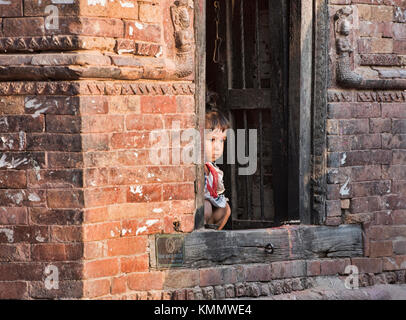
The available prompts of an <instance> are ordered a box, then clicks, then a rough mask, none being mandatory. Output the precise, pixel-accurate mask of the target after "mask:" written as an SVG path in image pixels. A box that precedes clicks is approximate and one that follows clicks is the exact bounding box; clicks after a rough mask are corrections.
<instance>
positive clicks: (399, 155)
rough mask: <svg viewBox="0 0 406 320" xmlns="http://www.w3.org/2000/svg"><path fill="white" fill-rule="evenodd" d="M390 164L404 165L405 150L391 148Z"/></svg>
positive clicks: (405, 163) (405, 159) (405, 162)
mask: <svg viewBox="0 0 406 320" xmlns="http://www.w3.org/2000/svg"><path fill="white" fill-rule="evenodd" d="M392 164H394V165H406V150H393V156H392Z"/></svg>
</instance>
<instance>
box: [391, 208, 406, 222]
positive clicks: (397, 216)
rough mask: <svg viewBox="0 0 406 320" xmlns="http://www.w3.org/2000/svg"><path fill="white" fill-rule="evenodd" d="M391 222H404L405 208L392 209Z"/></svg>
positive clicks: (405, 219)
mask: <svg viewBox="0 0 406 320" xmlns="http://www.w3.org/2000/svg"><path fill="white" fill-rule="evenodd" d="M393 223H394V224H406V210H395V211H393Z"/></svg>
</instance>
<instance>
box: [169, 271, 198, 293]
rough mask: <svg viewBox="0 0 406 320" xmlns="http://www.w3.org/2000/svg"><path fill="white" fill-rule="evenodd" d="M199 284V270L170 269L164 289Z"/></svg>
mask: <svg viewBox="0 0 406 320" xmlns="http://www.w3.org/2000/svg"><path fill="white" fill-rule="evenodd" d="M196 286H199V270H168V271H166V272H165V282H164V289H182V288H193V287H196Z"/></svg>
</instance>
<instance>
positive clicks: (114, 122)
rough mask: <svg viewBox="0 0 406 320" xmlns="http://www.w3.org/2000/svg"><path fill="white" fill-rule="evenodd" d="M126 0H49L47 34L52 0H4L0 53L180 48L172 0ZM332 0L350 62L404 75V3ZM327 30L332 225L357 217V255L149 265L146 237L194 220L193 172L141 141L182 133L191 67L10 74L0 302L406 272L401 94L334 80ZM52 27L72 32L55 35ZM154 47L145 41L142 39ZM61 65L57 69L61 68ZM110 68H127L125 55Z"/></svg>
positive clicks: (201, 293)
mask: <svg viewBox="0 0 406 320" xmlns="http://www.w3.org/2000/svg"><path fill="white" fill-rule="evenodd" d="M126 2H127V3H128V7H126V8H125V9H123V7H119V6H118V2H108V6H107V7H102V6H100V5H97V4H93V5H90V3H91V1H90V2H89V1H76V2H75V3H74V4H72V5H58V6H57V7H58V9H59V13H60V16H59V19H60V20H59V22H60V23H61V26H62V27H61V29H58V30H56V31H53V30H47V29H45V28H44V26H45V20H46V16H47V14H44V12H45V8H46V6H47V5H50V3H51V1H42V3H41V5H38V1H31V0H25V1H24V6H23V5H22V1H13V2H12V5H11V6H10V7H7V8H5V7H4V6H1V5H0V26H1V30H0V52H2V54H0V62H1V65H2V66H4V67H7V65H8V64H13V63H12V62H11V61H16V62H15V63H14V64H16V65H20V64H25V63H26V62H25V61H31V63H32V60H31V59H33V58H34V57H35V59H43V57H44V56H43V55H39V53H38V52H37V51H38V48H42V49H44V50H56V51H60V50H65V51H70V50H79V51H81V52H82V51H84V53H88V52H86V50H97V51H99V54H98V55H97V57H99V58H100V55H101V53H102V54H103V57H109V59H111V60H109V61H112V62H114V61H116V62H117V61H120V60H121V61H123V60H126V59H127V60H130V61H133V60H132V59H133V58H134V55H136V56H140V57H142V56H145V55H147V56H149V58H157V57H155V54H156V53H157V51H159V50H160V49H159V48H163V56H164V57H166V58H171V57H174V56H175V55H176V45H175V41H174V38H173V26H172V21H171V17H170V12H169V7H170V5H173V1H169V0H165V1H146V0H143V1H133V0H127V1H126ZM131 4H134V6H132V5H131ZM330 4H331V5H330V7H329V9H330V23H331V26H332V25H333V23H334V19H333V17H334V14H335V13H336V11H337V10H339V9H340V8H342V7H344V6H347V5H352V8H353V16H352V19H353V20H352V26H353V31H352V33H351V41H352V43H353V44H354V47H353V48H354V52H353V53H352V54H351V59H352V67H353V68H356V70H357V72H360V73H361V74H362V75H363V76H364V77H365V78H370V79H377V80H379V79H391V78H394V77H401V76H402V72H403V71H401V70H402V69H401V67H402V66H403V65H404V57H403V55H402V54H404V52H403V51H404V50H405V48H406V45H405V43H406V31H405V30H404V25H405V22H406V14H405V13H404V11H405V10H406V3H404V2H403V1H400V0H399V1H397V0H392V1H391V0H387V1H386V0H382V1H373V0H357V1H355V0H354V1H350V0H332V1H330ZM331 30H332V31H331V45H330V50H329V53H330V60H331V65H330V70H331V79H330V84H329V86H330V89H329V91H328V110H327V118H328V119H327V121H326V128H327V130H326V131H327V146H326V152H327V163H328V169H327V172H326V179H327V183H328V188H327V202H326V212H327V217H326V222H325V223H326V225H329V226H337V225H340V224H348V223H357V224H362V226H363V230H364V249H365V250H364V256H363V257H356V258H348V257H342V258H339V259H337V258H334V259H331V258H328V257H320V258H319V259H312V260H293V261H280V262H272V263H269V264H250V265H249V264H247V265H231V266H213V267H210V268H195V269H169V270H157V269H155V268H152V267H151V266H150V259H151V257H150V256H151V255H152V252H151V250H152V248H151V247H150V243H151V242H150V241H149V239H150V237H151V236H153V235H154V234H156V233H178V232H181V233H182V232H183V233H187V232H191V231H192V230H193V225H194V217H193V213H194V212H195V194H194V190H195V188H194V182H195V179H196V173H195V168H194V167H193V166H190V165H184V164H181V165H175V164H168V165H156V164H154V163H152V162H151V159H150V157H149V152H150V150H151V148H152V147H153V146H152V145H151V142H150V140H149V139H148V138H149V133H150V132H151V131H152V130H155V129H158V130H162V129H170V128H172V122H173V121H175V120H176V121H180V126H181V127H180V129H181V130H183V129H187V128H193V127H195V124H196V120H197V119H196V110H195V100H194V93H195V87H194V84H193V81H192V78H184V79H177V80H176V81H175V80H173V79H168V80H167V81H161V80H154V81H151V80H145V79H142V78H141V79H140V80H138V81H119V80H114V77H113V76H112V74H109V73H106V74H107V77H106V79H104V81H100V80H89V79H86V77H83V78H78V80H77V81H62V79H59V80H58V81H57V80H55V81H49V82H40V81H22V82H21V81H6V80H5V79H4V80H5V81H3V82H0V137H1V138H0V139H1V141H0V298H17V299H39V298H78V299H83V298H84V299H212V298H217V299H221V298H224V297H236V296H237V297H240V296H259V295H269V294H280V293H286V292H290V291H292V290H303V289H306V288H309V287H312V286H313V285H315V283H316V280H317V279H319V278H320V277H335V278H337V277H338V278H339V279H341V280H344V278H345V276H346V275H345V268H346V267H347V266H348V265H350V264H352V265H356V266H358V267H359V269H360V272H361V277H360V285H362V286H366V285H373V284H375V283H405V270H406V200H405V199H406V194H405V193H406V188H405V185H406V162H405V161H406V160H405V159H406V157H405V154H406V144H405V141H406V140H405V139H406V129H405V126H406V125H405V123H406V94H404V92H403V91H400V90H385V91H383V90H380V89H376V90H363V89H362V88H361V89H351V88H350V89H343V88H342V87H341V86H340V85H339V83H338V82H337V80H336V68H335V66H336V63H337V59H336V53H335V48H336V43H335V34H334V32H333V28H331ZM51 35H59V36H63V37H65V36H78V38H69V39H77V41H76V40H75V41H74V42H73V43H71V44H68V45H66V46H64V45H62V46H61V44H57V43H53V42H52V40H53V39H55V37H54V38H52V37H51ZM44 36H45V37H44ZM46 36H49V37H48V38H47V37H46ZM10 39H11V40H10ZM43 39H45V40H43ZM56 39H59V38H56ZM61 39H62V38H61ZM63 39H67V38H63ZM64 41H65V40H64ZM66 41H67V40H66ZM23 42H24V44H23ZM35 43H36V45H35ZM24 45H25V46H24ZM152 45H156V47H154V48H155V49H156V50H155V49H153V51H154V50H155V51H154V53H151V52H149V51H148V50H152V49H151V46H152ZM36 46H37V47H36ZM53 46H54V47H53ZM160 46H161V47H160ZM61 48H62V49H61ZM57 49H58V50H57ZM143 50H147V51H148V52H147V53H145V52H146V51H143ZM402 50H403V51H402ZM9 52H12V54H13V55H10V54H8V53H9ZM92 54H94V52H93V53H92ZM59 55H60V56H62V54H61V53H59ZM65 56H66V54H65ZM11 58H13V59H15V60H12V59H11ZM52 58H55V56H53V57H52ZM100 59H101V58H100ZM103 59H104V58H103ZM60 61H63V63H62V65H64V64H70V63H71V62H70V60H69V59H65V58H64V59H62V58H61V60H60ZM60 61H59V62H54V64H55V66H61V62H60ZM97 61H98V60H97V59H95V58H94V57H93V58H88V59H87V60H81V62H80V63H81V64H82V65H84V66H85V67H88V66H89V65H91V64H97ZM141 61H143V62H142V63H144V61H147V60H138V63H140V62H141ZM148 61H150V60H148ZM154 61H155V60H154ZM131 63H133V62H131ZM142 63H141V65H139V66H138V67H140V68H144V69H147V68H148V63H146V62H145V64H142ZM28 64H29V63H28ZM112 64H114V63H112ZM157 64H158V63H157ZM115 65H116V66H117V67H118V68H121V69H120V70H123V69H122V68H123V64H121V65H120V63H119V64H117V63H115ZM126 66H127V65H126ZM163 68H165V67H163ZM43 69H44V68H43ZM38 72H41V71H38ZM42 72H43V71H42ZM146 73H148V72H146ZM43 75H44V76H46V74H43ZM27 76H28V75H27ZM144 76H145V74H144ZM109 77H110V78H109ZM2 79H3V78H2ZM27 80H28V79H27ZM171 151H172V150H171ZM50 266H51V267H52V266H55V267H56V268H57V270H58V275H59V287H58V289H55V288H52V289H49V288H47V285H46V284H47V282H46V280H47V279H48V277H49V276H50V274H51V272H50V271H49V267H50Z"/></svg>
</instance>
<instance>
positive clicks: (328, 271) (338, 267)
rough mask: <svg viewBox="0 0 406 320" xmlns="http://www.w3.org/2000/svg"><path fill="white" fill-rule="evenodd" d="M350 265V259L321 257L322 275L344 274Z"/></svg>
mask: <svg viewBox="0 0 406 320" xmlns="http://www.w3.org/2000/svg"><path fill="white" fill-rule="evenodd" d="M348 265H350V259H330V260H327V259H321V260H320V275H324V276H326V275H335V274H344V272H345V268H346V267H347V266H348Z"/></svg>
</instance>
